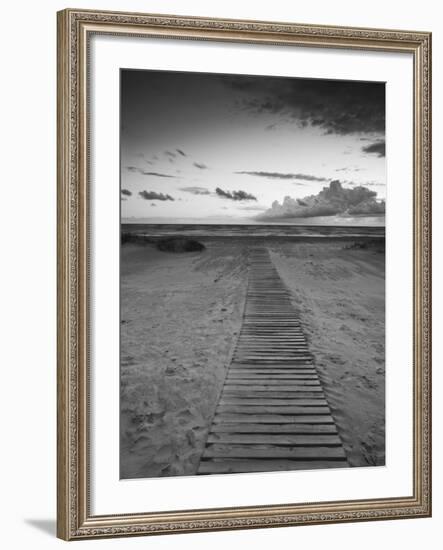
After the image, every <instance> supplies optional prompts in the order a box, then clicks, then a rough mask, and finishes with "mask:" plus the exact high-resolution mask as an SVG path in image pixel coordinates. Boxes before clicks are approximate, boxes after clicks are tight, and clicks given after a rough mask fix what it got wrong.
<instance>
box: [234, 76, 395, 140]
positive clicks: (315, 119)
mask: <svg viewBox="0 0 443 550" xmlns="http://www.w3.org/2000/svg"><path fill="white" fill-rule="evenodd" d="M225 85H228V86H230V87H231V88H232V89H234V90H236V91H237V93H238V108H240V109H241V110H244V111H248V112H251V113H255V114H273V115H279V116H281V119H282V120H286V121H287V120H292V122H293V123H295V124H297V125H298V126H299V127H301V128H305V127H308V126H310V127H316V128H319V129H321V130H323V132H324V133H326V134H339V135H348V134H356V133H363V134H364V133H378V134H384V132H385V85H384V83H382V82H356V81H349V80H348V81H346V80H321V79H305V78H278V77H266V78H263V77H248V78H247V79H246V78H245V77H241V76H237V77H236V76H233V77H231V78H229V79H225Z"/></svg>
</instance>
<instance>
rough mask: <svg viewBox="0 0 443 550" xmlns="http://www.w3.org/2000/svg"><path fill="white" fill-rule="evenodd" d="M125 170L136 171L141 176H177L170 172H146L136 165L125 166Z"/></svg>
mask: <svg viewBox="0 0 443 550" xmlns="http://www.w3.org/2000/svg"><path fill="white" fill-rule="evenodd" d="M126 170H128V172H137V173H138V174H141V175H142V176H156V177H157V178H176V177H177V176H172V175H171V174H164V173H163V172H148V171H146V170H142V169H141V168H137V166H127V167H126Z"/></svg>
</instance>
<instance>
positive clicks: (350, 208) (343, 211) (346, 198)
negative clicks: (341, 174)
mask: <svg viewBox="0 0 443 550" xmlns="http://www.w3.org/2000/svg"><path fill="white" fill-rule="evenodd" d="M376 196H377V193H376V192H375V191H371V190H369V189H367V188H366V187H361V186H360V187H354V188H353V189H344V188H343V187H342V184H341V182H340V181H339V180H333V181H331V183H330V184H329V186H328V187H324V188H323V189H322V190H321V191H320V193H318V194H317V195H310V196H308V197H304V198H303V199H293V198H291V197H285V198H284V200H283V202H282V204H280V203H279V202H278V201H274V202H273V203H272V207H271V208H270V209H269V210H267V211H266V212H263V214H259V215H258V216H257V219H259V220H263V221H264V220H271V219H274V220H279V219H280V220H283V219H290V218H311V217H315V216H335V215H351V216H365V215H366V216H375V215H382V214H384V213H385V202H384V201H377V200H376Z"/></svg>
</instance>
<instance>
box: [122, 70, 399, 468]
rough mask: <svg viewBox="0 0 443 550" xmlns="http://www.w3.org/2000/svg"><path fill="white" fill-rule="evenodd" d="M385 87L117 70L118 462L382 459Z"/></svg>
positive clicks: (372, 463) (304, 464) (292, 464)
mask: <svg viewBox="0 0 443 550" xmlns="http://www.w3.org/2000/svg"><path fill="white" fill-rule="evenodd" d="M385 149H386V147H385V83H384V82H374V81H351V80H323V79H307V78H295V77H281V76H257V75H238V74H215V73H193V72H173V71H154V70H133V69H121V70H120V167H121V172H120V199H121V211H120V212H121V216H120V237H121V245H120V478H121V479H135V478H157V477H170V476H194V475H222V474H242V473H250V472H276V471H292V470H312V469H328V468H355V467H376V466H384V465H385V205H386V191H387V185H389V182H387V181H386V150H385Z"/></svg>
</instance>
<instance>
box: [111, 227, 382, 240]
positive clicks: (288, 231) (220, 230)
mask: <svg viewBox="0 0 443 550" xmlns="http://www.w3.org/2000/svg"><path fill="white" fill-rule="evenodd" d="M121 233H122V234H132V235H134V234H136V235H138V236H140V237H147V238H158V237H175V236H177V237H178V236H180V237H184V236H186V237H192V238H199V237H200V238H205V237H206V238H208V237H212V238H217V237H237V238H238V237H244V238H253V237H259V238H297V237H298V238H348V239H350V238H351V239H358V238H373V239H380V238H384V237H385V227H384V226H383V225H374V226H369V225H354V226H352V225H341V226H340V225H312V224H306V225H303V224H297V225H290V224H284V225H283V224H282V225H279V224H232V223H229V224H203V223H122V224H121Z"/></svg>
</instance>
